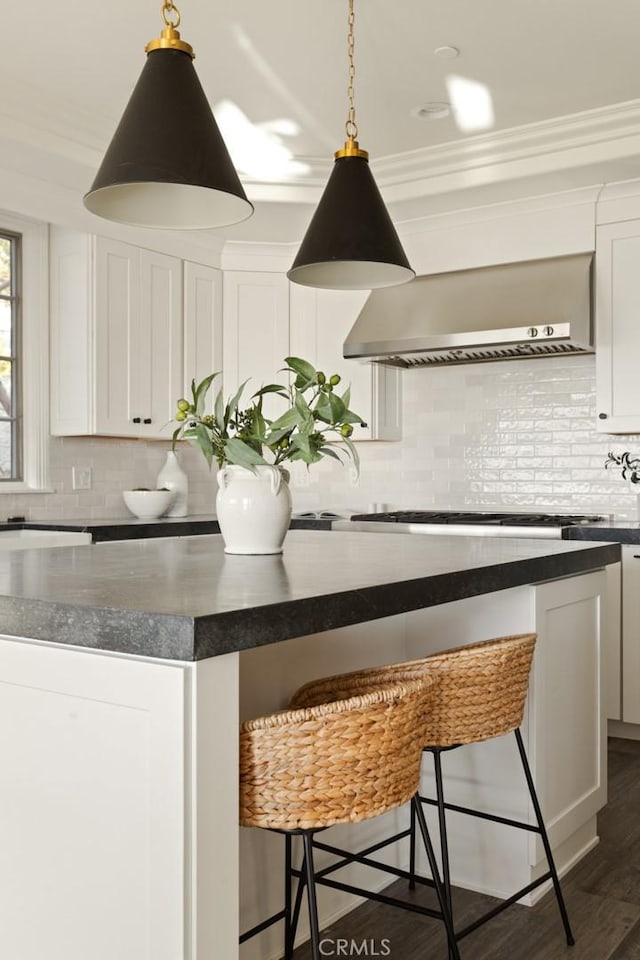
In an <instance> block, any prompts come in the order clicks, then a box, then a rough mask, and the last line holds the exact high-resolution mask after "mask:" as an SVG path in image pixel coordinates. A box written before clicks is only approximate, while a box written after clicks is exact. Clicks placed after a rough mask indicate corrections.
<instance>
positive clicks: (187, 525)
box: [0, 514, 331, 543]
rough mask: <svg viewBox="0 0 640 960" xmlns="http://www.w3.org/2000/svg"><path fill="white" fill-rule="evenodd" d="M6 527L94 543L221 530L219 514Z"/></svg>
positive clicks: (297, 523) (313, 524) (319, 526)
mask: <svg viewBox="0 0 640 960" xmlns="http://www.w3.org/2000/svg"><path fill="white" fill-rule="evenodd" d="M0 529H2V530H71V531H74V532H80V533H90V534H91V536H92V538H93V542H94V543H104V542H106V541H109V540H139V539H141V538H145V539H148V538H152V537H194V536H202V535H206V534H211V533H220V527H219V525H218V521H217V519H216V517H215V514H196V515H194V516H190V517H159V518H158V519H157V520H137V519H136V518H135V517H117V518H110V519H105V520H85V519H82V518H79V519H77V520H25V521H20V522H15V521H8V522H7V523H2V524H0ZM290 529H291V530H330V529H331V521H330V520H321V519H300V518H297V517H294V518H293V519H292V520H291V524H290Z"/></svg>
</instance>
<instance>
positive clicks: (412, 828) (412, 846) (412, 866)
mask: <svg viewBox="0 0 640 960" xmlns="http://www.w3.org/2000/svg"><path fill="white" fill-rule="evenodd" d="M409 810H410V820H409V873H410V874H411V878H410V880H409V890H415V887H416V882H415V880H414V877H415V875H416V811H415V810H414V807H413V804H410V805H409Z"/></svg>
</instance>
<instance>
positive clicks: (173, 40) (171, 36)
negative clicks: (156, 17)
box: [144, 24, 196, 60]
mask: <svg viewBox="0 0 640 960" xmlns="http://www.w3.org/2000/svg"><path fill="white" fill-rule="evenodd" d="M152 50H182V52H183V53H188V54H189V56H190V57H191V59H192V60H194V59H195V56H196V55H195V53H194V52H193V47H192V46H191V44H189V43H187V42H186V41H185V40H181V39H180V31H179V30H176V28H175V27H174V26H173V25H172V24H168V25H167V26H166V27H165V28H164V30H163V31H162V34H161V35H160V36H159V37H156V39H155V40H149V43H148V44H147V45H146V47H145V48H144V52H145V53H151V51H152Z"/></svg>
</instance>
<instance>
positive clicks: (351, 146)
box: [334, 137, 369, 160]
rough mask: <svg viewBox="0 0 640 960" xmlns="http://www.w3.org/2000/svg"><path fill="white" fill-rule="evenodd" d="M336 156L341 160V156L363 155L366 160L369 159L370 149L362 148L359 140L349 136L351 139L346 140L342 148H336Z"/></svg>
mask: <svg viewBox="0 0 640 960" xmlns="http://www.w3.org/2000/svg"><path fill="white" fill-rule="evenodd" d="M334 157H335V159H336V160H339V159H340V157H363V158H364V159H365V160H368V159H369V151H368V150H361V149H360V146H359V144H358V141H357V140H354V139H353V138H352V137H349V139H348V140H346V141H345V144H344V147H343V148H342V150H336V152H335V154H334Z"/></svg>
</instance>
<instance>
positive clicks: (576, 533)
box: [562, 520, 640, 543]
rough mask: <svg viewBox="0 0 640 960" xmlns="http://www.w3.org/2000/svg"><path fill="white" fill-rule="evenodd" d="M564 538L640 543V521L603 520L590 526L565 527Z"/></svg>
mask: <svg viewBox="0 0 640 960" xmlns="http://www.w3.org/2000/svg"><path fill="white" fill-rule="evenodd" d="M562 538H563V540H592V541H597V540H607V541H608V542H609V543H640V523H639V522H638V521H635V520H603V521H602V523H593V524H591V523H590V524H589V525H588V526H584V527H583V526H576V527H565V528H564V530H563V531H562Z"/></svg>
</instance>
